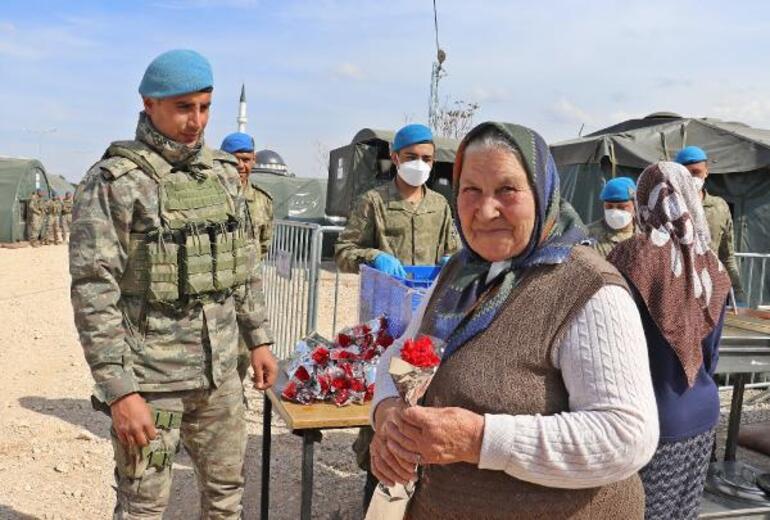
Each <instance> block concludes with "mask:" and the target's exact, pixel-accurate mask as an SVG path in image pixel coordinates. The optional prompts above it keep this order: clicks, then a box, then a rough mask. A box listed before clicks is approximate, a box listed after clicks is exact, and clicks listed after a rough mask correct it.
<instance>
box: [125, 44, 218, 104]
mask: <svg viewBox="0 0 770 520" xmlns="http://www.w3.org/2000/svg"><path fill="white" fill-rule="evenodd" d="M213 87H214V75H213V73H212V72H211V65H210V64H209V62H208V60H207V59H206V58H204V57H203V56H201V55H200V54H198V53H197V52H195V51H191V50H186V49H176V50H173V51H168V52H164V53H163V54H161V55H160V56H158V57H157V58H155V59H154V60H152V63H150V65H149V66H148V67H147V70H146V71H144V76H143V77H142V82H141V83H140V84H139V93H140V94H141V95H142V96H144V97H149V98H157V99H160V98H167V97H172V96H181V95H182V94H190V93H191V92H200V91H201V90H204V89H207V88H213Z"/></svg>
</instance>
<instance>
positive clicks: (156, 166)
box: [104, 141, 171, 182]
mask: <svg viewBox="0 0 770 520" xmlns="http://www.w3.org/2000/svg"><path fill="white" fill-rule="evenodd" d="M104 158H105V159H108V160H109V159H114V158H119V159H122V160H123V162H122V163H119V165H120V168H116V170H117V171H122V170H123V169H125V168H128V169H126V170H125V171H123V173H121V174H120V175H122V174H124V173H126V172H128V171H130V170H131V169H134V168H138V169H140V170H142V171H143V172H144V173H145V174H146V175H147V176H148V177H150V178H151V179H153V180H154V181H155V182H160V180H161V179H162V178H163V177H164V176H165V175H166V174H168V173H169V172H170V171H171V165H170V164H169V163H168V162H167V161H166V160H165V159H164V158H163V157H161V155H160V154H158V153H155V152H154V151H152V150H151V149H150V148H149V147H148V146H146V145H145V144H143V143H141V142H139V141H116V142H114V143H112V144H110V146H109V148H107V151H106V152H105V153H104ZM129 163H130V164H132V165H133V168H129V167H128V164H129ZM113 175H114V174H113ZM120 175H118V176H120Z"/></svg>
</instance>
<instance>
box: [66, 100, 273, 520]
mask: <svg viewBox="0 0 770 520" xmlns="http://www.w3.org/2000/svg"><path fill="white" fill-rule="evenodd" d="M238 187H239V179H238V175H237V173H236V170H235V166H234V163H233V159H232V157H231V156H229V155H228V154H224V153H221V152H218V151H212V150H211V149H209V148H206V147H205V146H200V147H198V148H193V149H191V148H188V147H186V146H184V145H181V144H179V143H175V142H173V141H170V140H169V139H167V138H165V137H164V136H162V135H161V134H160V133H158V132H157V131H156V130H155V129H154V127H152V125H151V124H150V122H149V121H148V120H147V119H146V116H144V114H142V115H141V117H140V121H139V125H138V127H137V135H136V140H135V141H130V142H127V143H113V146H111V147H110V149H109V150H108V152H107V154H105V158H104V159H103V160H102V161H100V162H98V163H96V165H94V166H93V167H92V168H91V169H90V170H89V172H88V173H87V174H86V176H85V178H84V180H83V182H82V183H81V185H80V187H79V188H78V191H77V195H76V197H75V201H76V202H75V204H74V208H73V216H74V218H73V226H72V236H71V240H70V248H69V251H70V274H71V276H72V290H71V295H72V305H73V309H74V312H75V324H76V326H77V328H78V332H79V335H80V342H81V344H82V346H83V350H84V352H85V355H86V360H87V361H88V363H89V365H90V368H91V373H92V375H93V377H94V380H95V382H96V385H95V388H94V396H95V398H96V399H98V400H99V401H101V402H103V403H105V404H106V405H110V404H112V403H114V402H115V401H116V400H118V399H120V398H121V397H123V396H126V395H128V394H130V393H134V392H139V393H140V394H141V395H142V396H143V397H144V398H145V400H147V402H148V403H149V405H150V406H152V407H153V410H155V412H156V418H155V419H156V425H157V427H158V431H159V437H158V438H157V439H156V440H154V441H153V442H152V443H151V445H150V446H149V448H145V449H141V448H128V447H126V446H124V445H122V444H121V443H119V442H117V440H116V441H115V442H114V450H115V459H116V472H115V475H116V482H117V494H118V502H117V505H116V508H115V518H161V515H162V514H163V510H164V508H165V506H166V504H167V502H168V498H169V497H168V495H169V486H170V483H171V465H172V462H173V456H174V454H175V453H176V452H177V451H178V449H179V443H180V439H181V442H182V443H183V444H184V446H185V447H186V448H187V450H188V451H189V452H190V455H191V456H192V459H193V461H194V463H195V467H196V475H197V477H198V483H199V489H200V490H201V515H202V517H203V518H240V516H241V497H242V494H243V484H244V477H243V458H244V454H245V447H246V439H247V435H246V423H245V420H244V405H243V387H242V385H241V382H240V380H239V378H238V374H237V371H236V362H237V354H238V350H237V349H238V335H239V332H240V334H241V335H242V336H243V337H244V338H245V339H246V340H247V342H248V344H249V345H250V346H258V345H265V344H270V343H272V340H271V337H270V331H269V328H268V326H267V320H266V314H265V309H264V302H263V299H262V290H261V280H260V278H259V277H256V276H254V272H255V271H254V269H253V265H252V266H251V267H249V268H244V269H243V270H240V271H238V272H240V273H242V274H243V276H242V281H240V282H236V281H235V280H236V277H235V275H233V276H232V278H231V280H230V284H229V285H225V280H227V278H226V277H225V274H227V273H230V274H233V273H234V272H236V267H234V266H235V264H236V260H233V258H239V257H238V256H237V255H236V254H235V251H238V252H240V251H241V249H240V248H239V247H240V246H238V247H236V245H237V244H236V241H235V240H233V241H232V243H231V242H228V240H230V238H229V237H231V236H232V237H235V236H236V235H237V233H239V231H238V229H237V228H236V229H235V230H233V229H232V228H228V227H226V226H225V225H224V224H222V225H219V224H216V226H215V227H212V226H211V225H207V224H206V222H214V223H216V222H218V220H217V219H219V218H220V217H221V214H222V213H223V212H224V211H226V212H227V215H228V218H229V219H234V220H238V219H239V218H241V217H242V216H245V211H244V209H243V207H242V204H241V202H240V199H239V197H238ZM159 193H160V194H161V197H160V198H159V196H158V195H159ZM223 208H226V209H223ZM203 217H205V218H203ZM180 223H181V224H183V226H184V227H179V225H180ZM198 226H200V227H198ZM204 226H206V227H204ZM201 229H205V230H207V232H208V233H210V234H209V235H208V237H212V238H211V240H212V241H213V243H214V244H215V247H213V248H211V250H210V252H209V253H208V256H206V255H205V254H203V253H201V251H203V246H202V244H203V243H204V242H205V243H208V241H209V238H207V235H205V234H203V233H202V232H200V231H201ZM220 233H221V234H220ZM164 236H165V237H166V238H165V239H164V238H163V237H164ZM180 237H181V238H180ZM221 237H224V238H225V239H226V240H225V241H224V242H222V243H220V241H219V240H220V238H221ZM228 247H232V250H228V249H227V248H228ZM220 248H221V249H220ZM179 250H181V251H179ZM206 251H207V252H208V251H209V249H208V248H206ZM217 251H219V252H217ZM214 258H216V259H218V260H216V261H214V260H213V259H214ZM228 258H229V261H228ZM179 259H183V260H182V261H183V262H184V263H183V264H182V265H183V270H182V269H179V266H178V265H177V262H178V260H179ZM201 260H205V261H207V262H208V263H206V262H203V265H204V267H205V269H203V270H201V269H200V266H201ZM164 262H166V263H165V264H164ZM228 262H229V263H228ZM243 262H244V259H243V258H241V259H240V260H238V265H239V266H240V264H241V263H243ZM212 265H214V266H215V267H213V268H212V267H211V266H212ZM142 266H143V267H142ZM231 266H232V267H231ZM238 269H240V268H238ZM212 270H213V271H214V275H213V277H214V280H215V281H214V282H212V281H211V280H212ZM183 272H184V273H185V274H184V275H182V273H183ZM217 280H220V282H217ZM206 283H209V284H211V285H212V287H216V286H217V283H220V284H221V287H225V288H224V289H221V290H212V291H209V292H206V290H204V289H201V287H206ZM138 289H141V290H138ZM191 295H192V296H191Z"/></svg>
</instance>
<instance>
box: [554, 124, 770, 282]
mask: <svg viewBox="0 0 770 520" xmlns="http://www.w3.org/2000/svg"><path fill="white" fill-rule="evenodd" d="M688 145H695V146H699V147H701V148H703V149H704V150H705V151H706V153H707V154H708V156H709V161H708V166H709V172H710V173H711V175H709V177H708V180H707V181H706V189H708V191H709V192H710V193H712V194H714V195H718V196H720V197H722V198H724V199H725V200H726V201H727V203H728V205H729V206H730V210H731V212H732V214H733V221H734V224H735V250H736V251H737V252H747V253H749V252H750V253H763V254H770V130H764V129H759V128H752V127H750V126H748V125H745V124H743V123H737V122H728V121H721V120H719V119H712V118H692V117H682V116H679V115H677V114H673V113H670V112H658V113H655V114H651V115H649V116H647V117H644V118H641V119H631V120H628V121H623V122H621V123H618V124H616V125H613V126H610V127H607V128H604V129H602V130H599V131H596V132H594V133H592V134H589V135H587V136H584V137H581V138H578V139H572V140H569V141H562V142H559V143H555V144H553V145H551V152H552V153H553V156H554V159H555V161H556V164H557V166H558V168H559V173H560V175H561V185H562V195H563V196H564V198H566V199H567V200H569V201H570V202H571V203H572V204H573V206H575V209H577V211H578V213H580V216H581V217H582V218H583V219H584V220H585V221H586V222H592V221H594V220H597V219H599V218H601V215H602V203H601V201H600V200H599V193H600V192H601V190H602V188H603V187H604V183H605V182H606V181H607V180H608V179H610V178H613V177H618V176H622V175H625V176H629V177H632V178H634V179H636V178H637V177H638V176H639V174H640V173H641V172H642V170H643V169H644V168H646V167H647V166H648V165H650V164H652V163H654V162H657V161H665V160H669V161H670V160H673V159H674V157H676V154H677V152H678V151H679V150H680V149H681V148H683V147H684V146H688ZM761 283H764V282H761ZM764 290H765V291H768V293H770V288H764Z"/></svg>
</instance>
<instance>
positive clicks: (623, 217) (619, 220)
mask: <svg viewBox="0 0 770 520" xmlns="http://www.w3.org/2000/svg"><path fill="white" fill-rule="evenodd" d="M632 218H634V217H633V215H631V213H629V212H628V211H626V210H624V209H605V210H604V221H605V222H607V225H608V226H610V227H611V228H612V229H625V228H626V226H628V225H629V224H630V223H631V219H632Z"/></svg>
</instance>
